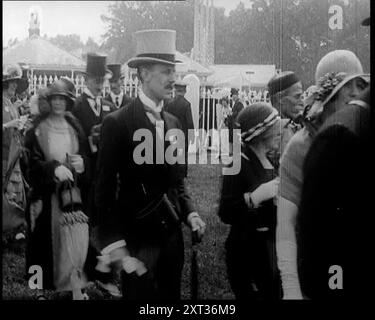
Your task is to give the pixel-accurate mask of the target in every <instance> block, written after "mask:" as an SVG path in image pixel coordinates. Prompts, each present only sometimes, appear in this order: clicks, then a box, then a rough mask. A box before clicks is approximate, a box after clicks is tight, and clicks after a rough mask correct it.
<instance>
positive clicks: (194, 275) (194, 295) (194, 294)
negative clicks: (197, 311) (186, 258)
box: [191, 231, 200, 301]
mask: <svg viewBox="0 0 375 320" xmlns="http://www.w3.org/2000/svg"><path fill="white" fill-rule="evenodd" d="M199 242H200V239H199V238H198V231H193V232H192V233H191V248H192V251H193V252H192V257H191V300H193V301H197V300H198V262H197V255H198V243H199Z"/></svg>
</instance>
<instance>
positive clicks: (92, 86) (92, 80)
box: [87, 76, 104, 97]
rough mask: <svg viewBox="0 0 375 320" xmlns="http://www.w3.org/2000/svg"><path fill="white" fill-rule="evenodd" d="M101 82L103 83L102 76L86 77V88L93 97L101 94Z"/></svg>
mask: <svg viewBox="0 0 375 320" xmlns="http://www.w3.org/2000/svg"><path fill="white" fill-rule="evenodd" d="M103 83H104V78H103V77H93V76H89V77H87V88H88V89H89V90H90V91H91V93H92V94H93V95H94V96H95V97H97V96H100V95H101V94H102V90H103Z"/></svg>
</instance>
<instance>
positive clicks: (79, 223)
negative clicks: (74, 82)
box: [35, 118, 88, 294]
mask: <svg viewBox="0 0 375 320" xmlns="http://www.w3.org/2000/svg"><path fill="white" fill-rule="evenodd" d="M35 134H36V136H37V138H38V141H39V144H40V146H41V148H42V150H43V153H44V156H45V158H46V161H53V160H56V161H58V162H60V163H62V164H64V163H66V155H67V154H77V153H78V149H79V144H78V138H77V135H76V133H75V131H74V129H73V128H72V127H71V126H70V125H69V124H68V122H67V121H64V122H63V123H58V124H57V123H54V122H53V121H51V120H50V119H49V118H47V119H46V120H45V121H42V122H41V123H40V125H39V126H38V128H37V129H36V132H35ZM57 187H58V185H57ZM69 221H70V222H69ZM87 221H88V219H87V217H86V216H85V215H84V213H83V212H81V211H78V212H74V213H66V212H63V211H62V210H61V208H60V205H59V198H58V192H57V188H56V192H55V193H53V194H52V197H51V224H52V245H53V261H54V263H53V274H54V286H55V288H56V290H57V291H73V294H74V292H80V289H81V288H84V287H85V286H86V285H87V280H86V276H85V274H84V272H83V267H84V263H85V260H86V257H87V250H88V224H87Z"/></svg>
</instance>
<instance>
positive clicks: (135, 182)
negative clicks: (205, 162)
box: [95, 98, 195, 299]
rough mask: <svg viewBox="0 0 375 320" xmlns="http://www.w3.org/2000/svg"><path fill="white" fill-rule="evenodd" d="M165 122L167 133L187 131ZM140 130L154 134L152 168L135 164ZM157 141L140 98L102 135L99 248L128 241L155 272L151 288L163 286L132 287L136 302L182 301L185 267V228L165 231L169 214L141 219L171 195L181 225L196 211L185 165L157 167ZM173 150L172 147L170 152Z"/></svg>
mask: <svg viewBox="0 0 375 320" xmlns="http://www.w3.org/2000/svg"><path fill="white" fill-rule="evenodd" d="M161 116H162V118H163V120H164V127H165V132H167V131H168V130H169V129H176V128H178V129H181V126H180V124H179V121H178V120H177V119H176V118H175V117H174V116H172V115H170V114H169V113H167V112H165V111H162V112H161ZM138 129H146V130H148V132H150V133H151V134H152V139H153V143H152V144H153V146H154V148H153V162H152V164H147V163H143V164H136V163H135V159H133V153H134V149H135V148H136V147H137V146H138V145H139V144H140V143H141V142H140V141H135V140H134V139H133V134H134V133H135V132H136V131H137V130H138ZM156 137H157V132H156V129H155V126H154V125H153V124H152V123H151V122H150V120H149V118H148V117H147V115H146V113H145V111H144V106H143V104H142V102H141V100H140V99H139V98H137V99H135V100H134V101H133V102H132V103H130V104H129V105H127V106H126V107H125V108H121V109H119V110H117V111H115V112H113V113H112V114H110V115H108V116H107V117H106V118H105V119H104V122H103V127H102V131H101V138H100V148H99V150H100V151H99V157H98V177H97V186H96V192H95V200H96V206H97V207H98V209H99V242H100V243H101V246H102V247H105V246H107V245H109V244H111V243H113V242H115V241H118V240H120V239H125V241H126V243H127V248H128V249H129V250H130V253H131V254H132V255H133V256H136V257H138V258H139V259H140V260H142V261H143V262H144V263H145V265H146V268H147V269H149V270H151V272H150V273H149V274H148V275H149V276H151V278H152V279H151V280H150V281H146V282H147V283H153V284H155V283H157V284H156V285H157V286H158V287H159V289H155V286H153V285H151V287H152V288H151V289H144V290H142V289H140V287H139V284H134V283H133V285H132V284H127V285H128V286H127V287H126V288H125V291H126V292H127V293H126V295H128V296H127V297H128V298H130V299H133V298H134V299H142V298H150V299H155V298H161V299H163V298H169V299H178V298H179V294H180V292H179V291H180V288H179V286H180V278H181V271H182V267H183V241H182V234H181V229H180V226H179V223H177V224H176V225H175V226H173V225H172V226H171V228H170V229H168V230H167V231H165V230H166V229H164V228H163V227H162V228H161V226H162V225H163V223H165V222H166V221H165V219H164V218H163V217H166V216H168V214H169V213H168V212H167V211H168V210H166V208H163V209H161V211H160V212H161V216H162V218H160V219H159V218H158V217H159V216H156V215H151V217H152V218H151V222H150V220H147V219H145V220H142V219H141V220H137V219H136V215H137V213H139V212H140V210H142V209H143V208H145V207H146V206H147V205H148V204H150V203H151V202H152V201H153V200H154V199H155V198H157V197H159V196H160V195H161V194H163V193H165V194H167V197H168V199H169V201H170V203H171V204H172V207H173V208H174V210H175V212H176V213H177V215H178V217H179V220H181V221H186V218H187V215H188V214H189V213H191V212H193V211H195V210H194V207H193V204H192V201H191V199H190V197H189V195H188V194H187V191H186V188H185V182H184V171H183V165H180V164H174V165H169V164H167V163H164V164H155V143H154V142H155V140H156ZM169 145H170V144H169V142H168V141H166V142H165V147H168V146H169ZM147 146H148V147H150V146H151V145H150V144H147ZM164 150H165V149H164ZM164 150H161V151H162V152H163V151H164ZM117 176H118V177H119V189H118V193H117V183H118V180H117ZM154 218H155V219H154ZM166 220H168V218H167V219H166ZM167 224H168V223H167ZM163 230H164V231H163ZM158 270H159V271H158ZM135 288H137V290H138V291H137V290H136V289H135Z"/></svg>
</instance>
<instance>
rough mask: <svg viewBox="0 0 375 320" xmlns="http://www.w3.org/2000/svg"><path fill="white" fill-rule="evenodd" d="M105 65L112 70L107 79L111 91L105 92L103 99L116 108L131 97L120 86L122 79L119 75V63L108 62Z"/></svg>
mask: <svg viewBox="0 0 375 320" xmlns="http://www.w3.org/2000/svg"><path fill="white" fill-rule="evenodd" d="M107 67H108V69H109V70H110V71H111V72H112V77H111V78H110V79H109V86H110V87H111V91H110V92H109V93H108V94H107V96H106V97H105V100H107V101H109V102H111V103H113V105H114V106H115V107H116V109H119V108H122V107H123V106H125V105H127V104H128V103H129V102H130V101H131V100H132V99H131V98H130V97H128V96H127V95H126V94H125V93H124V91H123V90H122V88H121V82H122V79H123V77H122V76H121V64H109V65H107Z"/></svg>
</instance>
